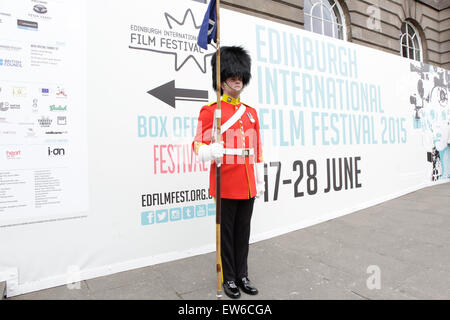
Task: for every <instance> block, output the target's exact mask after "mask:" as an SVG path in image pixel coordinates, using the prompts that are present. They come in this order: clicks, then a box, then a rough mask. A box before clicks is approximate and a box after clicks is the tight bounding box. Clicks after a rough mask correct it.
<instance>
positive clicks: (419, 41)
mask: <svg viewBox="0 0 450 320" xmlns="http://www.w3.org/2000/svg"><path fill="white" fill-rule="evenodd" d="M403 25H405V33H403V31H402V28H403ZM409 28H411V29H412V30H413V31H414V35H413V36H411V35H410V34H409ZM405 37H406V54H407V56H406V57H405V56H404V55H403V48H404V47H405V46H404V45H403V39H404V38H405ZM414 38H416V39H417V44H418V46H419V48H416V44H415V43H414ZM409 42H411V43H412V47H411V46H409V44H408V43H409ZM411 49H412V51H413V57H412V58H411V57H410V55H409V50H411ZM416 51H419V53H420V58H419V60H417V59H416ZM400 56H401V57H403V58H406V59H410V60H413V61H419V62H423V45H422V38H421V37H420V33H419V30H417V28H416V27H415V26H414V24H412V23H411V22H410V21H407V20H406V21H403V22H402V25H401V27H400Z"/></svg>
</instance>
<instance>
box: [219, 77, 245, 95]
mask: <svg viewBox="0 0 450 320" xmlns="http://www.w3.org/2000/svg"><path fill="white" fill-rule="evenodd" d="M223 85H224V86H225V87H227V88H228V89H230V90H231V91H233V92H234V93H235V94H234V96H235V97H239V96H240V95H241V92H242V90H243V89H244V87H242V89H241V90H236V89H233V88H232V87H230V86H229V85H228V83H227V82H226V81H224V82H223Z"/></svg>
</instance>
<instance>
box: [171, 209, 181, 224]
mask: <svg viewBox="0 0 450 320" xmlns="http://www.w3.org/2000/svg"><path fill="white" fill-rule="evenodd" d="M179 220H181V208H172V209H170V221H179Z"/></svg>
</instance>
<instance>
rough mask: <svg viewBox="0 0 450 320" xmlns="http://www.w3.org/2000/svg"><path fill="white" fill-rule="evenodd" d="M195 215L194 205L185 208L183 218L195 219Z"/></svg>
mask: <svg viewBox="0 0 450 320" xmlns="http://www.w3.org/2000/svg"><path fill="white" fill-rule="evenodd" d="M194 216H195V208H194V207H193V206H189V207H184V208H183V219H184V220H188V219H193V218H194Z"/></svg>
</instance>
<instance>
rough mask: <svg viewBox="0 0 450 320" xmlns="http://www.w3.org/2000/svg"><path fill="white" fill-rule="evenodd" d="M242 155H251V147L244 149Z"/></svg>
mask: <svg viewBox="0 0 450 320" xmlns="http://www.w3.org/2000/svg"><path fill="white" fill-rule="evenodd" d="M242 156H243V157H250V149H244V150H242Z"/></svg>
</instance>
